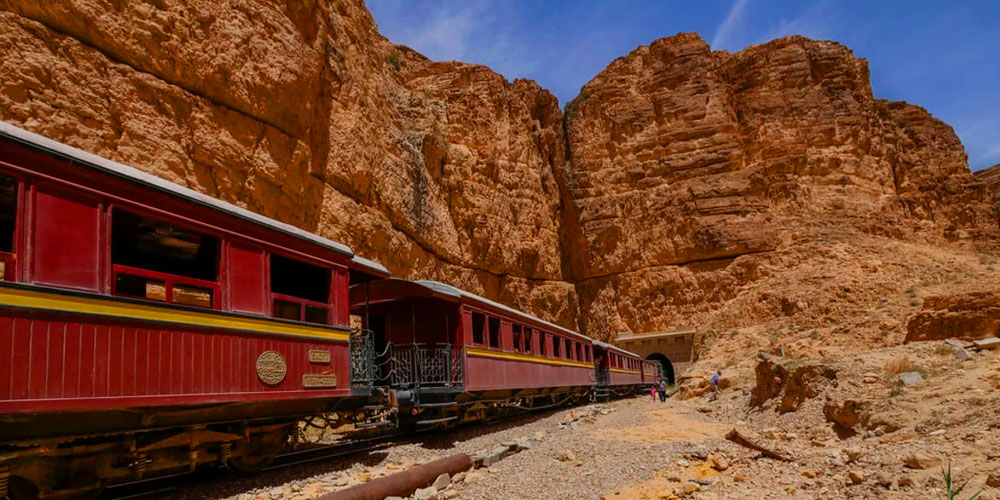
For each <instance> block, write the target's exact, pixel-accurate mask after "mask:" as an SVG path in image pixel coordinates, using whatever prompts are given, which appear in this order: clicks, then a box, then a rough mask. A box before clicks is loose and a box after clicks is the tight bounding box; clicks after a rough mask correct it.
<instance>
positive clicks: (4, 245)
mask: <svg viewBox="0 0 1000 500" xmlns="http://www.w3.org/2000/svg"><path fill="white" fill-rule="evenodd" d="M388 275H389V273H388V271H386V270H385V269H384V268H383V267H382V266H380V265H378V264H376V263H374V262H372V261H368V260H365V259H363V258H360V257H358V256H356V255H354V254H353V252H352V251H351V249H350V248H348V247H346V246H344V245H342V244H339V243H336V242H333V241H330V240H327V239H324V238H320V237H318V236H316V235H313V234H311V233H308V232H306V231H302V230H301V229H298V228H295V227H293V226H290V225H287V224H282V223H279V222H277V221H274V220H271V219H267V218H265V217H262V216H260V215H257V214H254V213H252V212H249V211H247V210H243V209H241V208H238V207H236V206H233V205H230V204H228V203H224V202H221V201H219V200H216V199H213V198H211V197H208V196H205V195H203V194H200V193H197V192H194V191H191V190H189V189H186V188H183V187H180V186H177V185H175V184H172V183H169V182H166V181H164V180H162V179H159V178H156V177H153V176H150V175H148V174H144V173H142V172H140V171H138V170H135V169H132V168H130V167H127V166H125V165H121V164H118V163H115V162H111V161H109V160H106V159H104V158H100V157H98V156H95V155H91V154H88V153H85V152H83V151H80V150H77V149H74V148H71V147H68V146H65V145H63V144H60V143H57V142H55V141H51V140H48V139H45V138H43V137H41V136H38V135H35V134H32V133H29V132H26V131H24V130H21V129H18V128H16V127H13V126H11V125H8V124H5V123H0V356H3V358H4V359H0V498H2V497H3V496H4V495H5V493H7V492H5V491H2V490H3V489H7V488H6V487H7V485H9V486H10V490H11V491H12V492H15V493H18V494H20V495H22V496H30V494H41V495H43V496H57V495H59V494H63V493H72V492H80V491H84V490H88V489H93V488H98V487H100V486H101V484H102V483H103V481H106V480H108V479H109V478H135V477H141V476H142V475H143V474H144V473H149V472H152V471H157V470H166V469H172V468H178V467H181V468H193V467H194V466H196V465H197V464H200V463H206V462H213V461H229V462H230V463H232V464H236V465H237V466H245V467H250V466H253V465H255V463H256V462H254V460H256V459H257V458H261V457H263V458H266V457H267V456H268V455H270V454H273V451H272V450H273V449H276V448H279V447H280V446H281V445H283V443H284V440H286V436H287V434H288V433H289V432H291V430H290V428H291V424H290V423H291V422H294V421H295V419H296V418H298V417H300V416H302V415H310V414H315V413H320V412H334V411H341V412H351V411H355V410H356V409H357V408H359V407H361V406H363V405H365V404H366V403H367V402H368V398H369V396H371V391H370V388H369V387H367V386H364V385H363V384H352V380H351V377H352V375H351V372H350V369H351V363H350V358H349V356H350V344H349V341H350V329H349V297H348V293H349V286H350V285H351V284H357V283H362V282H365V281H368V280H371V279H375V278H384V277H386V276H388ZM81 437H85V438H86V439H84V440H82V441H81V440H80V438H81ZM178 449H181V450H182V452H181V453H178V452H177V450H178ZM67 468H72V470H74V471H75V472H74V473H73V474H64V473H58V471H65V470H66V469H67ZM15 490H17V491H15ZM26 492H30V494H29V493H26ZM12 495H13V494H12Z"/></svg>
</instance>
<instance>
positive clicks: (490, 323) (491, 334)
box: [486, 316, 503, 350]
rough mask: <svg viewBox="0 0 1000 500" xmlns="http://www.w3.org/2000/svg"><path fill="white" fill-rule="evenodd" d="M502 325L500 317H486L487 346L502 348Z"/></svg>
mask: <svg viewBox="0 0 1000 500" xmlns="http://www.w3.org/2000/svg"><path fill="white" fill-rule="evenodd" d="M494 325H496V327H494ZM502 326H503V325H502V323H501V322H500V318H498V317H496V316H487V317H486V333H487V335H486V337H487V339H486V340H487V341H489V346H490V348H492V349H501V350H502V349H503V342H502V339H501V338H500V333H501V332H500V330H501V327H502Z"/></svg>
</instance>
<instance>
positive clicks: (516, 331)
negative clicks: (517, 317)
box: [510, 324, 524, 352]
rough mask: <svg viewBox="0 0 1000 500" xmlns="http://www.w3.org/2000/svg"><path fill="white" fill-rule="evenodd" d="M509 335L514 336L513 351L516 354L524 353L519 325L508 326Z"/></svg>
mask: <svg viewBox="0 0 1000 500" xmlns="http://www.w3.org/2000/svg"><path fill="white" fill-rule="evenodd" d="M510 330H511V333H512V334H513V335H514V350H515V351H517V352H524V344H522V342H523V335H522V331H521V325H518V324H512V325H510Z"/></svg>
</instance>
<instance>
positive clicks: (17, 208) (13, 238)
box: [0, 170, 25, 281]
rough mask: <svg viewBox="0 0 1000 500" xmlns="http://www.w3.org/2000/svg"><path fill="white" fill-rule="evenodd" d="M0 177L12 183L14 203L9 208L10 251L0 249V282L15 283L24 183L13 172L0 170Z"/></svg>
mask: <svg viewBox="0 0 1000 500" xmlns="http://www.w3.org/2000/svg"><path fill="white" fill-rule="evenodd" d="M0 177H4V178H8V179H10V180H11V181H12V182H13V184H14V185H13V188H14V189H13V191H14V201H13V204H12V207H11V210H12V212H13V213H12V214H11V220H12V222H11V228H10V251H7V250H4V249H3V248H2V247H0V281H17V278H18V276H17V256H18V247H20V241H21V226H22V223H21V216H22V214H23V213H24V202H25V201H24V200H25V182H24V178H23V177H21V176H19V175H15V174H14V173H13V172H8V171H6V170H0Z"/></svg>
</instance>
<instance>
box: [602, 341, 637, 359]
mask: <svg viewBox="0 0 1000 500" xmlns="http://www.w3.org/2000/svg"><path fill="white" fill-rule="evenodd" d="M594 345H596V346H599V347H602V348H604V349H607V350H609V351H617V352H620V353H622V354H624V355H626V356H632V357H635V358H638V357H639V355H638V354H636V353H634V352H632V351H626V350H625V349H622V348H621V347H618V346H616V345H613V344H609V343H607V342H601V341H600V340H595V341H594Z"/></svg>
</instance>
